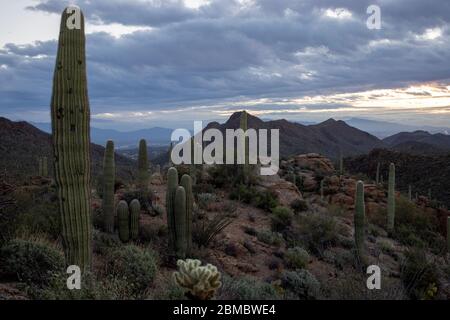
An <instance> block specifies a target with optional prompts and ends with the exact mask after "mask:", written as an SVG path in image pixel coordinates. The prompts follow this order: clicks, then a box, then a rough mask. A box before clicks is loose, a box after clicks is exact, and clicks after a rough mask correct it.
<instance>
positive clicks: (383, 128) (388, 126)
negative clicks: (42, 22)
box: [344, 118, 450, 139]
mask: <svg viewBox="0 0 450 320" xmlns="http://www.w3.org/2000/svg"><path fill="white" fill-rule="evenodd" d="M344 121H345V122H346V123H347V124H349V125H351V126H352V127H355V128H358V129H360V130H363V131H366V132H369V133H370V134H373V135H374V136H377V137H378V138H380V139H384V138H386V137H389V136H392V135H394V134H397V133H400V132H413V131H419V130H421V131H428V132H430V133H443V134H449V133H450V127H449V128H446V127H433V126H413V125H405V124H400V123H394V122H387V121H378V120H369V119H361V118H350V119H344Z"/></svg>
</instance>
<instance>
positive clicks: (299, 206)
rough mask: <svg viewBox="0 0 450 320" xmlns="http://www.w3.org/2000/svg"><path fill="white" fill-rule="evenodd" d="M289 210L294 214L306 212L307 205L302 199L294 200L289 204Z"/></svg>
mask: <svg viewBox="0 0 450 320" xmlns="http://www.w3.org/2000/svg"><path fill="white" fill-rule="evenodd" d="M291 208H292V210H294V212H295V213H300V212H303V211H306V210H308V203H307V202H306V201H305V200H303V199H295V200H294V201H292V202H291Z"/></svg>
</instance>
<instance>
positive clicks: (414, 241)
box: [393, 197, 445, 253]
mask: <svg viewBox="0 0 450 320" xmlns="http://www.w3.org/2000/svg"><path fill="white" fill-rule="evenodd" d="M395 207H396V209H395V224H396V226H395V227H396V230H395V233H394V234H393V236H394V237H395V238H396V239H397V240H398V241H400V242H401V243H402V244H405V245H408V246H415V247H423V246H424V245H426V246H428V247H429V248H430V249H431V250H432V251H433V252H434V253H440V252H441V251H442V250H443V249H444V248H445V240H444V238H443V237H442V236H441V235H440V234H439V229H438V228H439V221H438V219H437V217H435V216H432V215H430V214H429V213H426V212H423V210H422V209H421V208H419V207H417V206H416V205H414V203H412V202H410V201H409V200H408V199H406V198H405V197H398V198H397V200H396V202H395Z"/></svg>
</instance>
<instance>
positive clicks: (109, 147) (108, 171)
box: [102, 140, 116, 233]
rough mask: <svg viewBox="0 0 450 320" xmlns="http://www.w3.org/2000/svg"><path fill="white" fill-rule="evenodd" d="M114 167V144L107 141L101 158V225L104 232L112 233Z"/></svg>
mask: <svg viewBox="0 0 450 320" xmlns="http://www.w3.org/2000/svg"><path fill="white" fill-rule="evenodd" d="M115 174H116V165H115V162H114V142H113V141H111V140H109V141H108V142H107V143H106V149H105V155H104V158H103V179H102V182H103V190H102V195H103V199H102V206H103V223H104V228H105V231H106V232H109V233H113V232H114V212H115V210H114V182H115Z"/></svg>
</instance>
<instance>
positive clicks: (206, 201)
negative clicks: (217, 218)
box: [197, 193, 217, 210]
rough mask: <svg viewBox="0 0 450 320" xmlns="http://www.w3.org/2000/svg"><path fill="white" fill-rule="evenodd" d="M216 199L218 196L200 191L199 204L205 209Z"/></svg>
mask: <svg viewBox="0 0 450 320" xmlns="http://www.w3.org/2000/svg"><path fill="white" fill-rule="evenodd" d="M216 201H217V196H216V195H215V194H212V193H200V194H198V195H197V204H198V206H199V207H200V208H201V209H203V210H207V209H208V207H209V205H210V204H211V203H213V202H216Z"/></svg>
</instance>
